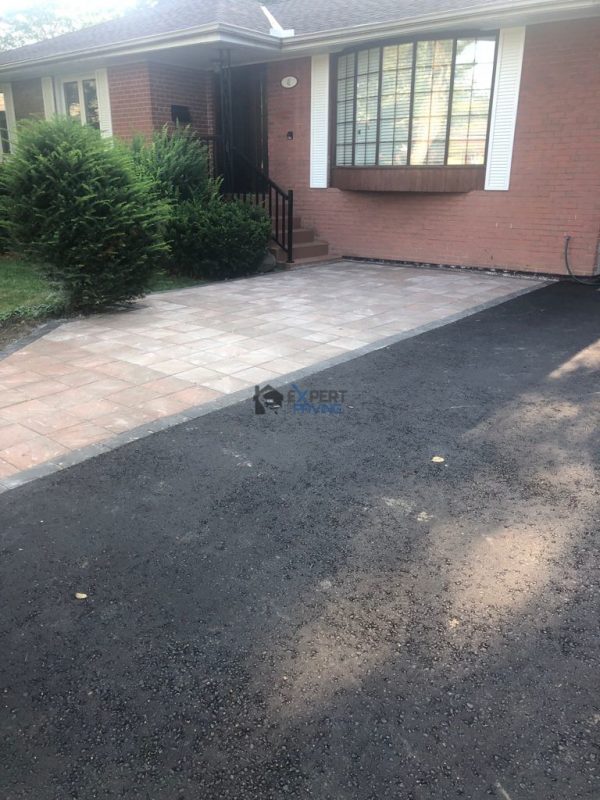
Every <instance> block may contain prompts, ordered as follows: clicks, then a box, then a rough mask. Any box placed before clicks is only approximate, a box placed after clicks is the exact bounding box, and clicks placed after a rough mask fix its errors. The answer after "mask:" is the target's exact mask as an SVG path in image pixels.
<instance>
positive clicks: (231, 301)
mask: <svg viewBox="0 0 600 800" xmlns="http://www.w3.org/2000/svg"><path fill="white" fill-rule="evenodd" d="M538 285H539V284H536V283H534V282H532V281H527V280H524V279H516V278H503V277H495V276H489V275H485V274H481V273H458V272H457V273H453V272H442V271H426V270H416V269H408V268H401V267H395V266H388V265H374V264H366V265H362V264H356V263H337V264H329V265H322V266H319V267H312V268H307V269H301V270H296V271H291V272H287V273H277V274H271V275H264V276H260V277H256V278H251V279H247V280H239V281H232V282H228V283H215V284H210V285H207V286H201V287H197V288H191V289H183V290H178V291H174V292H169V293H168V294H158V295H153V296H151V297H148V298H146V299H144V300H143V301H140V302H139V303H137V304H136V305H135V307H134V308H133V309H131V310H128V311H123V312H117V313H109V314H102V315H98V316H95V317H89V318H86V319H80V320H75V321H73V322H67V323H64V324H62V325H60V326H59V327H58V328H56V329H55V330H53V331H51V332H50V333H48V334H46V335H45V336H43V337H42V338H40V339H38V340H36V341H34V342H33V343H31V344H28V345H27V346H26V347H24V348H22V349H20V350H18V351H16V352H14V353H13V354H11V355H9V356H8V357H6V358H5V359H3V360H2V361H0V479H2V478H6V477H9V476H11V475H14V474H15V473H17V472H19V471H21V470H25V469H27V468H29V467H32V466H35V465H39V464H41V463H44V462H45V461H48V460H49V459H57V458H59V457H60V456H62V455H64V454H66V453H69V452H71V451H74V450H77V449H79V448H83V447H86V446H88V445H92V444H96V443H99V442H105V441H107V440H110V439H111V438H112V437H114V436H115V435H116V434H118V433H122V432H124V431H128V430H132V429H134V428H137V427H138V426H140V425H144V424H147V423H151V422H153V421H155V420H158V419H160V418H162V417H165V416H170V415H175V414H179V413H182V412H185V410H186V409H189V408H191V407H195V406H198V405H201V404H203V403H209V402H211V401H214V400H216V399H218V398H221V397H223V395H226V394H231V393H234V392H237V391H239V390H242V389H249V390H250V389H251V388H252V387H254V385H255V384H256V383H264V382H267V381H276V380H277V379H278V378H281V376H283V375H288V374H290V373H293V372H295V371H299V370H302V369H305V368H307V367H312V366H313V365H314V366H317V365H318V364H320V363H321V362H323V361H326V360H329V359H332V358H334V359H335V358H347V357H348V354H351V353H352V352H353V351H356V350H361V349H362V348H365V347H369V346H371V347H372V346H373V345H376V344H377V342H379V341H382V340H384V339H386V338H388V337H391V336H396V335H399V334H402V333H405V332H407V331H411V330H413V329H417V328H420V327H421V326H423V325H427V324H431V323H435V322H437V321H440V320H444V319H446V318H450V317H453V316H454V315H457V314H464V313H468V312H469V311H470V310H473V309H475V308H477V307H479V306H481V305H483V304H486V303H493V302H501V301H502V300H503V299H506V298H508V297H509V296H512V295H514V294H515V293H517V292H520V291H526V290H528V289H534V288H536V287H537V286H538Z"/></svg>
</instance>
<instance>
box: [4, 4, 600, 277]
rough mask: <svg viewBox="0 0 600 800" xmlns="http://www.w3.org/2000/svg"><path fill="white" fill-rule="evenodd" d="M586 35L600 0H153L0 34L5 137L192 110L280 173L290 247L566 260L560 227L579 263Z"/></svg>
mask: <svg viewBox="0 0 600 800" xmlns="http://www.w3.org/2000/svg"><path fill="white" fill-rule="evenodd" d="M267 2H268V0H267ZM599 41H600V0H512V2H507V1H506V0H419V2H414V0H361V1H360V2H358V0H326V1H324V0H272V2H270V3H269V5H268V7H267V6H263V5H260V3H259V2H258V0H214V1H212V2H211V1H210V0H195V1H194V0H162V1H161V2H159V3H158V5H157V6H155V7H154V8H152V9H147V10H144V11H138V12H135V13H132V14H129V15H127V16H125V17H123V18H121V19H118V20H114V21H111V22H107V23H103V24H101V25H97V26H94V27H92V28H88V29H85V30H82V31H79V32H77V33H73V34H67V35H65V36H61V37H57V38H56V39H52V40H48V41H45V42H41V43H39V44H35V45H30V46H27V47H22V48H19V49H16V50H12V51H8V52H4V53H0V137H1V144H2V146H1V148H0V150H2V152H3V153H4V157H6V154H7V153H9V152H10V148H11V147H12V146H14V141H15V137H16V122H17V121H18V120H20V119H23V118H27V117H31V116H34V117H35V116H46V117H50V116H52V115H53V114H55V113H59V114H68V115H70V116H72V117H73V118H75V119H78V120H80V121H81V122H82V123H87V124H90V125H93V126H96V127H98V128H100V130H101V131H102V132H103V133H104V134H105V135H108V136H110V135H114V136H118V137H124V138H128V137H131V136H132V135H133V134H135V133H138V132H139V133H142V134H145V135H148V134H150V133H151V131H152V130H153V129H156V128H157V127H160V126H162V125H164V124H166V123H171V122H173V121H179V122H184V123H189V124H191V125H192V126H193V127H194V128H195V129H196V130H197V131H199V132H200V133H201V134H202V135H203V136H205V137H207V138H208V139H209V140H210V141H211V142H212V143H213V145H214V146H215V151H214V152H215V158H218V159H219V163H220V167H221V168H222V169H223V170H224V171H229V172H230V173H231V174H230V180H231V181H233V183H235V182H236V181H238V183H239V182H240V181H242V183H243V182H244V181H248V180H249V179H248V175H249V174H250V173H252V172H253V170H254V172H255V173H256V174H260V175H261V176H262V177H261V180H262V181H263V183H262V189H261V192H262V194H261V200H262V199H264V197H265V189H264V187H265V186H267V185H268V186H271V185H274V184H272V182H274V183H276V184H278V185H279V186H281V187H285V188H286V190H287V189H293V194H294V209H295V211H294V214H293V215H292V216H293V220H292V222H293V225H292V226H290V227H294V228H296V229H298V230H297V231H296V234H295V244H294V254H295V257H296V258H301V257H305V256H316V255H323V254H325V253H327V252H329V253H331V254H334V255H345V256H354V257H363V258H371V259H391V260H398V261H407V262H426V263H435V264H451V265H463V266H470V267H485V268H500V269H512V270H519V271H531V272H542V273H552V274H564V273H565V252H564V251H565V240H566V238H567V237H569V242H570V244H569V246H570V258H571V262H572V264H573V267H574V269H575V271H576V272H578V273H579V274H582V275H591V274H595V273H596V272H597V271H598V270H599V268H600V264H599V241H600V47H599V46H598V42H599ZM234 153H235V154H237V156H239V158H238V160H237V161H236V160H235V159H234V156H233V155H232V154H234ZM237 156H236V158H237ZM240 159H241V160H240ZM236 164H237V166H236ZM240 164H243V165H245V166H243V167H240V166H239V165H240ZM244 171H245V172H244ZM242 173H244V174H245V177H244V176H243V175H242ZM240 176H241V177H240ZM267 176H268V177H267ZM267 180H268V184H267ZM238 188H239V187H238ZM246 188H248V190H249V191H253V189H252V188H251V187H250V185H248V186H247V187H246V186H244V187H242V189H243V190H244V191H245V190H246ZM284 202H285V201H284V200H282V203H284ZM275 205H276V206H277V213H278V214H279V213H281V214H285V212H286V207H285V206H284V205H283V204H282V206H281V212H279V204H278V203H276V204H275ZM271 211H272V213H273V214H275V210H274V208H271ZM288 213H289V211H288ZM300 217H301V219H302V224H303V227H302V228H301V229H299V226H300V221H299V218H300ZM276 224H277V225H280V224H281V220H280V219H279V220H277V223H276ZM283 227H286V226H285V225H284V226H282V229H283ZM315 235H316V237H317V239H315V238H314V237H315ZM282 236H283V237H284V240H285V233H282ZM283 243H284V244H285V241H284V242H283Z"/></svg>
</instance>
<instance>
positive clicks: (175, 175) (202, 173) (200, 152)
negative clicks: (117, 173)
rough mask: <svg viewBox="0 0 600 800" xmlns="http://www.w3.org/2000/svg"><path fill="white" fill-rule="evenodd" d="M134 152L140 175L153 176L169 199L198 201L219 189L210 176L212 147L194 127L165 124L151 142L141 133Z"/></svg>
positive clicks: (164, 197) (156, 183)
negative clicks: (171, 126) (172, 126)
mask: <svg viewBox="0 0 600 800" xmlns="http://www.w3.org/2000/svg"><path fill="white" fill-rule="evenodd" d="M131 152H132V155H133V160H134V163H135V165H136V167H137V169H138V171H139V173H140V175H142V176H143V177H148V178H150V179H151V180H152V182H153V183H154V187H155V190H156V192H157V194H158V195H159V197H161V198H163V199H165V200H169V201H174V202H179V201H181V200H198V199H200V198H204V197H209V196H210V195H212V194H213V193H214V191H215V188H217V187H216V186H215V183H214V181H212V180H211V178H210V169H209V155H208V148H207V147H206V145H205V144H203V143H202V142H201V141H200V139H199V138H198V136H197V134H195V133H194V132H193V131H192V130H191V129H190V128H175V129H170V128H168V127H167V126H165V127H164V128H163V129H162V130H160V131H156V132H155V133H154V135H153V137H152V140H151V141H150V142H146V141H145V139H144V138H143V137H141V136H138V137H136V138H135V139H134V140H133V142H132V144H131Z"/></svg>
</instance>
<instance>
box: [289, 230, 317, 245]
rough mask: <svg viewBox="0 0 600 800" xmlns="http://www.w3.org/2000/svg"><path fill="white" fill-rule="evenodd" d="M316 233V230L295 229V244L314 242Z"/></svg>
mask: <svg viewBox="0 0 600 800" xmlns="http://www.w3.org/2000/svg"><path fill="white" fill-rule="evenodd" d="M314 240H315V231H314V228H294V244H295V245H296V244H300V243H301V242H314Z"/></svg>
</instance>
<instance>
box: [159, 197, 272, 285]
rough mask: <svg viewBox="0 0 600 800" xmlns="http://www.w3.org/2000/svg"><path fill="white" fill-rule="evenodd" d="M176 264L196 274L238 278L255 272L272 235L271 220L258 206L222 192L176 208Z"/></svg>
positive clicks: (173, 226) (173, 227)
mask: <svg viewBox="0 0 600 800" xmlns="http://www.w3.org/2000/svg"><path fill="white" fill-rule="evenodd" d="M170 231H171V233H170V236H171V237H172V238H171V241H172V248H173V250H172V253H173V267H174V268H175V269H176V270H177V272H179V273H181V274H183V275H189V276H190V277H193V278H213V279H215V278H235V277H238V276H241V275H247V274H250V273H252V272H256V270H257V269H258V267H259V266H260V263H261V261H262V259H263V258H264V255H265V250H266V247H267V244H268V242H269V238H270V236H271V221H270V219H269V218H268V217H267V215H266V214H265V213H264V212H263V211H262V209H258V208H256V207H255V206H252V205H249V204H245V203H241V202H235V201H226V200H224V199H223V198H221V197H219V196H214V197H211V198H210V199H209V200H207V201H204V202H201V201H194V200H190V201H188V202H184V203H180V204H178V205H177V206H176V208H175V209H174V214H173V218H172V221H171V224H170Z"/></svg>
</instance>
